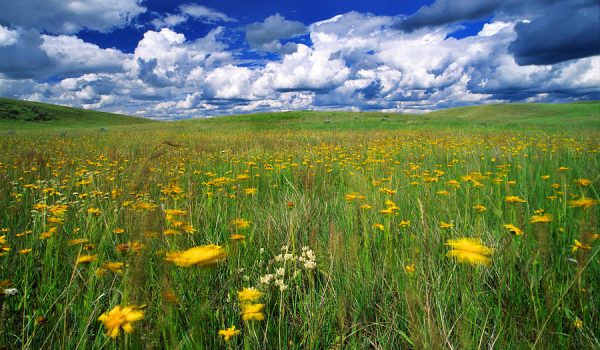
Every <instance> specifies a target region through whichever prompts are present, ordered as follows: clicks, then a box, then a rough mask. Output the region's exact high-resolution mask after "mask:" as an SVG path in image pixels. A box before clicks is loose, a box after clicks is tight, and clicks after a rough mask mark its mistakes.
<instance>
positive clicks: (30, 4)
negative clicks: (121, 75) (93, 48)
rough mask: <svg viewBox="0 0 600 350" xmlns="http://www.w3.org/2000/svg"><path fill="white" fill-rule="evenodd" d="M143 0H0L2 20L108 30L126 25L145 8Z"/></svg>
mask: <svg viewBox="0 0 600 350" xmlns="http://www.w3.org/2000/svg"><path fill="white" fill-rule="evenodd" d="M141 2H142V1H141V0H93V1H92V0H77V1H64V0H19V1H0V23H2V22H4V23H11V24H12V25H14V26H20V27H23V28H36V29H38V30H40V31H48V32H51V33H66V34H72V33H76V32H78V31H80V30H82V29H91V30H97V31H101V32H107V31H109V30H111V29H113V28H119V27H123V26H125V25H127V24H129V23H130V22H131V20H132V19H133V18H135V17H136V16H137V15H139V14H141V13H143V12H145V11H146V9H145V8H144V7H143V6H141V5H140V4H141Z"/></svg>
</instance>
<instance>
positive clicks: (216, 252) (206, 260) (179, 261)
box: [165, 244, 227, 267]
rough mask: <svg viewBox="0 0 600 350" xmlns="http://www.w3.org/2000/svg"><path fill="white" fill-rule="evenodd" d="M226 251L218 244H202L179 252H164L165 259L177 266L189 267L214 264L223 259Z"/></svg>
mask: <svg viewBox="0 0 600 350" xmlns="http://www.w3.org/2000/svg"><path fill="white" fill-rule="evenodd" d="M226 256H227V253H225V250H224V249H223V247H221V246H218V245H213V244H209V245H203V246H198V247H193V248H190V249H188V250H185V251H181V252H171V253H167V254H166V258H165V260H166V261H171V262H173V263H174V264H175V265H177V266H181V267H190V266H193V265H198V266H205V265H210V264H214V263H216V262H218V261H221V260H223V259H225V257H226Z"/></svg>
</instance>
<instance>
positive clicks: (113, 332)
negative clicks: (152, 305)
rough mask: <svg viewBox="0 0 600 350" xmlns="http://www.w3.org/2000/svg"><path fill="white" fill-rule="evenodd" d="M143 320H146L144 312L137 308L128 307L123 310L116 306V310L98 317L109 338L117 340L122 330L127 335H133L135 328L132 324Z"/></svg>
mask: <svg viewBox="0 0 600 350" xmlns="http://www.w3.org/2000/svg"><path fill="white" fill-rule="evenodd" d="M142 318H144V312H143V311H140V310H139V309H138V308H136V307H133V306H126V307H123V308H122V307H121V306H115V308H114V309H112V310H110V311H109V312H105V313H103V314H102V315H101V316H100V317H98V321H101V322H102V323H103V324H104V328H105V329H106V335H107V336H109V337H111V338H116V337H117V336H118V335H119V333H120V332H121V329H123V330H124V331H125V332H126V333H132V332H133V326H132V325H131V324H132V323H133V322H135V321H139V320H141V319H142Z"/></svg>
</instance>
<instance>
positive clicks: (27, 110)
mask: <svg viewBox="0 0 600 350" xmlns="http://www.w3.org/2000/svg"><path fill="white" fill-rule="evenodd" d="M153 122H154V121H152V120H149V119H145V118H138V117H131V116H126V115H121V114H114V113H105V112H98V111H92V110H87V109H80V108H71V107H63V106H58V105H52V104H47V103H40V102H30V101H21V100H13V99H8V98H0V128H2V129H40V128H90V127H109V126H118V125H131V124H148V123H153Z"/></svg>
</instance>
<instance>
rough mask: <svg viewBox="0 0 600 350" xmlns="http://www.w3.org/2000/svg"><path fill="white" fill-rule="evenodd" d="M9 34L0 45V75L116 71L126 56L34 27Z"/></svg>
mask: <svg viewBox="0 0 600 350" xmlns="http://www.w3.org/2000/svg"><path fill="white" fill-rule="evenodd" d="M11 33H12V35H13V39H12V40H11V41H9V42H8V43H6V45H0V77H1V76H4V77H7V78H21V79H26V78H36V79H39V80H43V79H47V78H49V77H57V78H63V77H67V76H77V75H81V74H85V73H91V72H95V73H100V72H118V71H121V70H122V65H123V60H124V59H125V58H126V57H127V55H125V54H123V53H122V52H120V51H119V50H115V49H101V48H100V47H98V46H97V45H95V44H90V43H86V42H84V41H83V40H81V39H79V38H77V37H76V36H68V35H40V33H39V32H38V31H37V30H35V29H29V30H22V29H19V30H15V31H12V32H11Z"/></svg>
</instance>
